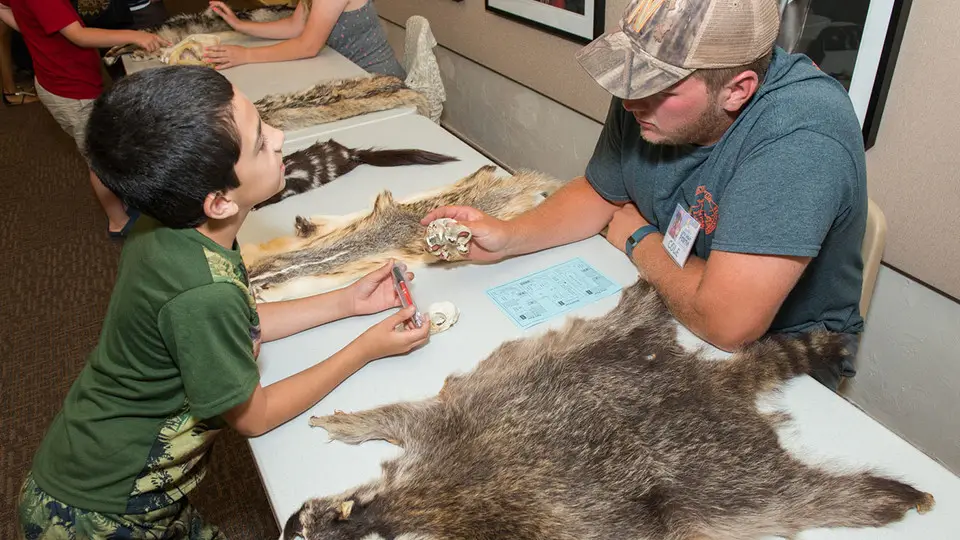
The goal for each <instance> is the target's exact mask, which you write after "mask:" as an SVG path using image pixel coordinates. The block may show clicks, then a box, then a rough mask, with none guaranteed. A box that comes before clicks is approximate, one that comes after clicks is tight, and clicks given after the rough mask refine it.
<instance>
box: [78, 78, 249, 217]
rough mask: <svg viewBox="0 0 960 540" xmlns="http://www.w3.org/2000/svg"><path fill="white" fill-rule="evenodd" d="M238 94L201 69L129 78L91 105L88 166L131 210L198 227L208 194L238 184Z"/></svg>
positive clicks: (87, 136) (226, 81) (115, 85)
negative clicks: (235, 102)
mask: <svg viewBox="0 0 960 540" xmlns="http://www.w3.org/2000/svg"><path fill="white" fill-rule="evenodd" d="M233 97H234V90H233V85H232V84H230V81H228V80H227V79H226V78H225V77H224V76H223V75H221V74H220V73H218V72H216V71H215V70H213V69H210V68H208V67H204V66H167V67H159V68H155V69H147V70H143V71H139V72H137V73H134V74H132V75H128V76H126V77H124V78H122V79H120V80H119V81H117V82H116V83H114V85H113V87H112V88H110V89H109V90H107V91H105V92H104V93H103V94H102V95H101V96H100V97H99V98H97V100H96V101H95V102H94V105H93V110H92V111H91V113H90V119H89V121H88V123H87V127H86V130H87V131H86V151H87V156H88V159H89V161H90V167H91V168H92V169H93V172H95V173H96V174H97V176H99V177H100V180H101V181H102V182H103V184H104V185H105V186H107V188H109V189H110V190H111V191H113V192H114V193H116V195H117V196H118V197H119V198H120V199H121V200H122V201H123V202H124V203H126V204H127V205H128V206H131V207H133V208H136V209H137V210H140V211H141V212H143V213H145V214H147V215H149V216H151V217H153V218H155V219H157V220H158V221H160V223H162V224H164V225H165V226H167V227H171V228H178V229H179V228H187V227H196V226H198V225H200V224H202V223H204V222H205V221H206V219H207V218H206V214H204V211H203V201H204V199H205V198H206V197H207V195H208V194H210V193H213V192H217V191H225V190H227V189H230V188H236V187H238V186H239V185H240V183H239V181H238V179H237V176H236V173H235V172H234V169H233V167H234V165H236V163H237V160H238V159H240V135H239V132H238V130H237V125H236V122H235V121H234V118H233Z"/></svg>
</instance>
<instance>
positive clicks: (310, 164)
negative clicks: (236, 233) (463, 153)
mask: <svg viewBox="0 0 960 540" xmlns="http://www.w3.org/2000/svg"><path fill="white" fill-rule="evenodd" d="M451 161H460V159H459V158H456V157H453V156H448V155H445V154H437V153H434V152H427V151H426V150H416V149H411V148H404V149H399V150H373V149H356V148H349V147H347V146H344V145H342V144H340V143H338V142H336V141H334V140H333V139H330V140H327V141H317V142H315V143H313V144H312V145H310V146H308V147H307V148H304V149H303V150H297V151H296V152H293V153H291V154H289V155H287V156H284V158H283V165H284V167H285V168H286V172H285V173H284V177H285V180H286V185H285V187H284V189H283V191H281V192H280V193H277V194H276V195H274V196H273V197H270V198H269V199H267V200H266V201H263V202H262V203H260V204H258V205H255V206H254V207H253V208H254V210H258V209H260V208H263V207H264V206H269V205H271V204H276V203H278V202H280V201H282V200H283V199H286V198H287V197H292V196H294V195H299V194H301V193H306V192H307V191H310V190H313V189H316V188H318V187H320V186H322V185H324V184H329V183H330V182H333V181H334V180H336V179H337V178H339V177H341V176H343V175H345V174H347V173H348V172H350V171H352V170H354V169H356V168H357V167H359V166H360V165H371V166H374V167H401V166H405V165H439V164H441V163H448V162H451Z"/></svg>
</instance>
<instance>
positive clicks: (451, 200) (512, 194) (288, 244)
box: [240, 165, 562, 301]
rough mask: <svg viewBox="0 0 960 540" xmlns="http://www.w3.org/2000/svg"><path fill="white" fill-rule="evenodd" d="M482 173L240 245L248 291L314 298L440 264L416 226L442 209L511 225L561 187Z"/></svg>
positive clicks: (537, 177) (382, 198)
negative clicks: (372, 276) (378, 275)
mask: <svg viewBox="0 0 960 540" xmlns="http://www.w3.org/2000/svg"><path fill="white" fill-rule="evenodd" d="M495 171H496V167H493V166H490V165H488V166H484V167H481V168H480V169H478V170H477V171H476V172H475V173H473V174H472V175H470V176H467V177H465V178H462V179H460V180H458V181H457V182H456V183H454V184H452V185H449V186H445V187H443V188H440V189H438V190H434V191H431V192H428V193H424V194H420V195H418V196H416V197H413V198H411V199H408V200H405V201H402V202H397V201H395V200H394V199H393V195H392V194H391V193H390V191H388V190H385V191H383V192H382V193H380V194H379V195H378V196H377V198H376V201H375V202H374V204H373V209H372V210H371V211H364V212H360V213H357V214H352V215H347V216H313V217H311V218H310V219H306V218H303V217H301V216H297V218H296V220H295V229H296V231H297V232H296V234H295V235H293V236H283V237H280V238H276V239H274V240H271V241H269V242H265V243H263V244H259V245H254V244H245V245H243V246H241V248H240V251H241V254H242V255H243V260H244V265H245V266H246V268H247V270H248V274H249V278H250V285H251V290H252V291H253V292H254V294H255V295H256V296H257V297H258V299H259V300H261V301H274V300H284V299H289V298H299V297H302V296H307V295H310V294H315V293H318V292H321V291H323V290H327V289H329V288H332V287H335V286H337V285H341V284H343V283H346V282H347V281H350V280H352V279H356V278H358V277H360V276H362V275H364V274H366V273H368V272H370V271H372V270H374V269H376V268H379V267H380V266H381V265H383V264H384V263H385V262H386V261H387V260H389V259H390V258H395V259H397V260H402V261H403V262H404V263H406V265H407V266H408V267H409V268H414V267H416V266H420V265H425V264H437V263H443V262H444V261H441V260H440V259H438V258H437V257H436V256H435V255H433V254H431V253H429V252H428V251H427V249H426V244H425V242H424V236H425V233H426V227H425V226H424V225H421V224H420V220H421V219H422V218H423V217H424V216H425V215H427V214H428V213H429V212H430V211H431V210H433V209H435V208H438V207H440V206H445V205H466V206H472V207H474V208H478V209H480V210H482V211H484V212H486V213H488V214H490V215H492V216H494V217H498V218H501V219H509V218H512V217H514V216H517V215H519V214H521V213H523V212H525V211H526V210H528V209H530V208H533V207H534V206H536V205H537V204H539V203H540V201H541V200H542V199H543V197H545V196H547V195H549V194H551V193H553V192H554V191H556V190H557V189H558V188H559V187H560V186H561V185H562V183H561V182H560V181H559V180H556V179H553V178H550V177H547V176H546V175H543V174H541V173H537V172H533V171H520V172H518V173H517V174H516V175H514V176H498V175H497V174H496V172H495Z"/></svg>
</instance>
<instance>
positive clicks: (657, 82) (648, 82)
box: [576, 30, 694, 99]
mask: <svg viewBox="0 0 960 540" xmlns="http://www.w3.org/2000/svg"><path fill="white" fill-rule="evenodd" d="M576 56H577V61H579V62H580V65H581V66H582V67H583V69H584V70H586V72H587V73H589V74H590V76H591V77H593V78H594V79H595V80H596V81H597V84H599V85H600V86H602V87H604V88H605V89H606V90H607V91H608V92H610V93H611V94H613V95H615V96H617V97H619V98H621V99H641V98H645V97H647V96H651V95H653V94H656V93H657V92H660V91H661V90H665V89H667V88H669V87H671V86H673V85H674V84H676V83H677V82H679V81H680V80H682V79H683V78H684V77H687V76H688V75H690V74H691V73H693V71H694V70H692V69H683V68H678V67H677V66H673V65H670V64H667V63H665V62H661V61H660V60H657V59H656V58H654V57H653V56H650V55H649V54H647V53H646V52H644V51H643V50H640V49H639V48H638V47H635V46H634V45H633V44H632V43H631V41H630V38H629V37H627V35H626V34H624V33H623V31H622V30H617V31H615V32H610V33H608V34H604V35H602V36H600V37H598V38H597V39H595V40H593V41H592V42H590V44H589V45H587V46H585V47H584V48H582V49H580V50H579V51H577V55H576Z"/></svg>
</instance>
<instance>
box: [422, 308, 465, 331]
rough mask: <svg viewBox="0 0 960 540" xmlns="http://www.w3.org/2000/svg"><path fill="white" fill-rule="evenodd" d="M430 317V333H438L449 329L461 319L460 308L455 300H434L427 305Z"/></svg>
mask: <svg viewBox="0 0 960 540" xmlns="http://www.w3.org/2000/svg"><path fill="white" fill-rule="evenodd" d="M427 316H428V317H429V318H430V333H431V334H437V333H440V332H443V331H444V330H447V329H449V328H450V327H451V326H453V325H454V324H457V320H459V319H460V310H459V309H457V306H455V305H454V304H453V302H434V303H433V304H430V305H429V306H428V307H427Z"/></svg>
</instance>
